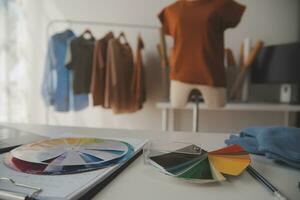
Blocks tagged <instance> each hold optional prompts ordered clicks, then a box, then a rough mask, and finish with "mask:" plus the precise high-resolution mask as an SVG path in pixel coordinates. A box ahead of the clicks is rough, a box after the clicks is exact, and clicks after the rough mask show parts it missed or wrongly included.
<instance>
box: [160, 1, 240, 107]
mask: <svg viewBox="0 0 300 200" xmlns="http://www.w3.org/2000/svg"><path fill="white" fill-rule="evenodd" d="M244 9H245V7H244V6H242V5H240V4H237V3H236V2H235V1H233V0H211V1H205V0H179V1H177V2H176V3H173V4H171V5H170V6H168V7H166V8H165V9H164V10H163V11H162V12H161V13H160V14H159V19H160V21H161V23H162V25H163V28H164V32H165V34H166V35H171V36H173V38H174V48H173V49H172V56H171V61H170V65H171V85H170V87H171V88H170V102H171V105H172V107H175V108H181V107H184V106H185V105H186V103H187V100H188V97H189V94H190V92H191V91H192V90H193V89H198V90H199V91H200V92H201V94H202V97H203V99H204V102H205V104H206V105H207V106H208V107H209V108H218V107H223V106H225V105H226V100H227V96H226V93H227V92H226V80H225V68H224V39H223V38H224V31H225V29H227V28H229V27H235V26H236V25H237V24H238V22H239V21H240V18H241V16H242V14H243V12H244ZM199 13H204V14H202V15H201V14H199ZM215 13H217V14H215ZM232 13H234V14H235V15H233V14H232ZM220 15H221V18H220ZM221 20H223V21H224V22H223V21H221ZM220 21H221V23H220ZM210 23H211V24H210ZM195 27H196V28H195ZM198 27H200V28H198ZM203 27H204V28H203ZM161 41H164V40H161ZM215 41H217V42H215ZM164 46H166V45H165V44H161V47H164Z"/></svg>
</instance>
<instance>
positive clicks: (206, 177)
mask: <svg viewBox="0 0 300 200" xmlns="http://www.w3.org/2000/svg"><path fill="white" fill-rule="evenodd" d="M183 145H184V146H183ZM154 146H156V145H154ZM154 146H152V147H151V146H150V147H148V149H147V150H145V149H144V153H145V156H146V162H148V163H149V164H151V165H153V166H155V167H156V168H158V169H159V170H160V171H162V172H163V173H165V174H167V175H170V176H174V177H177V178H181V179H185V180H188V181H192V182H196V183H207V182H219V181H224V180H226V179H225V177H224V176H223V174H227V175H233V176H238V175H239V174H241V173H242V172H243V171H244V170H245V169H246V168H247V167H248V166H249V164H250V162H251V160H250V156H249V154H248V153H247V152H246V151H245V150H244V149H243V148H242V147H241V146H239V145H233V146H228V147H225V148H222V149H220V150H216V151H212V152H207V151H205V150H203V149H201V148H200V147H198V146H196V145H193V144H192V145H187V144H183V143H168V144H167V145H161V144H160V145H158V146H159V147H158V148H157V147H154ZM146 148H147V147H146ZM174 148H175V149H174Z"/></svg>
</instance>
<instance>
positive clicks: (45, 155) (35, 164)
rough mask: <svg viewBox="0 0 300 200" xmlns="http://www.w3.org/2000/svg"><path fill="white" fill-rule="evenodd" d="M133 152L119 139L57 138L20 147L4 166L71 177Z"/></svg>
mask: <svg viewBox="0 0 300 200" xmlns="http://www.w3.org/2000/svg"><path fill="white" fill-rule="evenodd" d="M133 151H134V149H133V147H132V146H131V145H130V144H128V143H125V142H121V141H116V140H104V139H97V138H58V139H50V140H44V141H40V142H36V143H33V144H28V145H23V146H21V147H18V148H16V149H14V150H12V151H11V152H10V153H9V154H8V156H7V158H6V160H5V163H6V165H7V166H9V167H11V168H13V169H15V170H17V171H21V172H25V173H30V174H47V175H54V174H55V175H59V174H70V173H79V172H84V171H90V170H95V169H99V168H104V167H108V166H111V165H113V164H116V163H119V162H121V161H123V160H124V159H126V158H128V156H130V155H131V154H132V153H133Z"/></svg>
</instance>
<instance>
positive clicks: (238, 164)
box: [208, 155, 250, 176]
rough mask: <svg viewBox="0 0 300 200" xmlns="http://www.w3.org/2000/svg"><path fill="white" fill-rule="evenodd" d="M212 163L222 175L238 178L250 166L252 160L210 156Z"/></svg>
mask: <svg viewBox="0 0 300 200" xmlns="http://www.w3.org/2000/svg"><path fill="white" fill-rule="evenodd" d="M208 158H209V161H210V163H211V164H212V165H213V166H214V167H215V169H216V170H218V171H219V172H221V173H224V174H229V175H234V176H237V175H239V174H241V173H242V172H243V171H244V170H245V169H246V168H247V167H248V166H249V164H250V159H249V160H248V159H238V158H237V159H234V158H228V157H227V158H226V157H219V156H214V155H208Z"/></svg>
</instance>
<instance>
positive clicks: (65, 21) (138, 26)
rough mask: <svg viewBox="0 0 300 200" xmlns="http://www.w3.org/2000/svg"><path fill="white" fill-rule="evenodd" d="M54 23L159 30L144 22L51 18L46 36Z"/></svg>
mask: <svg viewBox="0 0 300 200" xmlns="http://www.w3.org/2000/svg"><path fill="white" fill-rule="evenodd" d="M54 24H71V25H73V24H76V25H82V26H83V25H91V26H105V27H123V28H134V29H149V30H159V29H160V27H159V26H152V25H144V24H130V23H117V22H101V21H87V20H71V19H53V20H50V21H49V23H48V25H47V36H49V34H50V29H51V27H52V26H53V25H54Z"/></svg>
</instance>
